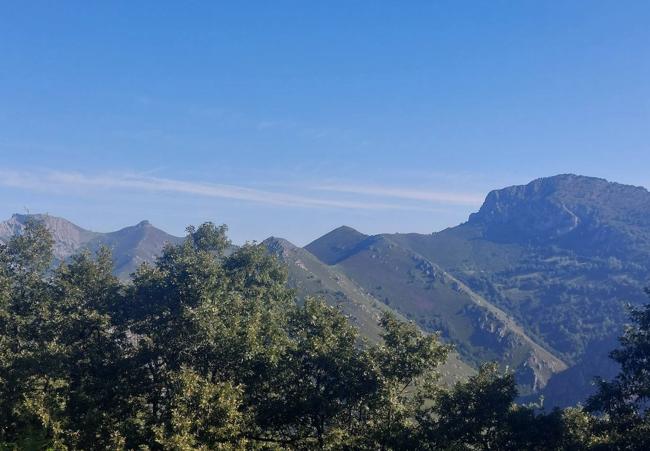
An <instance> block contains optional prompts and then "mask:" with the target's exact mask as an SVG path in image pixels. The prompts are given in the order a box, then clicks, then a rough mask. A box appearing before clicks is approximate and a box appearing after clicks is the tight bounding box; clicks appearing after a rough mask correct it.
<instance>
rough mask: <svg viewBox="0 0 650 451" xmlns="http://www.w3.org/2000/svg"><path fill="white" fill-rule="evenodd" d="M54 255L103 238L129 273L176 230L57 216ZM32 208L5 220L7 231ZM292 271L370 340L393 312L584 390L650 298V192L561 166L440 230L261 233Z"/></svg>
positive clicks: (464, 364)
mask: <svg viewBox="0 0 650 451" xmlns="http://www.w3.org/2000/svg"><path fill="white" fill-rule="evenodd" d="M32 216H35V217H36V218H37V219H40V220H42V221H44V222H45V224H46V225H47V227H48V228H49V229H50V231H51V232H52V235H53V237H54V239H55V256H56V258H57V259H58V260H59V261H62V260H65V259H66V258H68V257H69V256H70V255H72V254H73V253H75V252H78V251H79V250H81V249H84V248H85V249H89V250H95V249H97V248H98V247H99V246H101V245H107V246H109V247H110V248H111V249H112V250H113V258H114V262H115V272H116V274H117V275H118V276H119V277H121V278H124V279H127V278H128V276H129V274H130V273H131V272H133V271H134V269H135V268H137V266H138V265H139V264H141V263H142V262H147V261H152V260H154V259H155V258H156V256H157V255H159V253H160V252H161V250H162V248H163V246H164V245H165V243H178V242H180V241H181V240H182V238H179V237H175V236H172V235H169V234H167V233H165V232H164V231H162V230H160V229H157V228H155V227H154V226H152V225H151V224H149V223H148V222H147V221H143V222H141V223H139V224H137V225H135V226H132V227H126V228H124V229H121V230H118V231H116V232H112V233H97V232H91V231H88V230H85V229H83V228H81V227H78V226H76V225H74V224H72V223H71V222H69V221H66V220H65V219H62V218H57V217H53V216H48V215H32ZM28 218H29V215H13V216H12V217H11V218H10V219H9V220H7V221H4V222H2V223H0V241H6V240H7V239H8V238H9V237H10V236H12V235H13V234H16V233H20V231H21V230H22V228H23V227H24V224H25V222H26V220H27V219H28ZM262 244H263V245H264V246H266V248H267V249H268V250H269V252H271V253H273V254H274V255H276V256H277V257H278V258H279V259H280V260H282V261H283V262H284V263H285V264H286V265H287V267H288V270H289V284H290V285H291V286H292V287H293V288H294V289H295V290H296V293H297V296H298V297H299V298H304V297H307V296H321V297H323V298H324V299H325V300H326V301H327V302H329V303H331V304H333V305H338V306H339V307H340V308H341V310H342V311H343V312H344V313H345V314H346V315H347V316H348V317H349V318H350V320H351V321H352V322H353V323H355V324H356V325H357V326H358V327H359V329H360V330H361V332H362V334H363V335H364V336H365V337H366V338H367V339H369V340H377V339H378V336H379V332H380V331H379V328H378V326H377V319H378V318H379V316H380V315H381V314H382V312H384V311H391V312H394V313H395V314H396V315H398V316H399V317H401V318H403V319H406V320H410V321H414V322H415V323H417V324H418V325H419V326H420V327H421V328H422V329H423V330H424V331H426V332H439V333H440V334H441V338H442V339H443V340H445V341H447V342H450V343H453V344H454V345H455V349H456V350H457V354H456V353H455V354H453V356H452V358H451V359H450V361H449V362H448V364H447V365H446V366H445V368H443V373H444V376H445V378H446V380H448V381H453V380H456V379H458V378H462V377H466V376H467V375H469V374H472V373H473V372H474V368H476V366H477V365H478V364H480V362H483V361H487V360H496V361H498V362H500V364H501V365H502V366H503V367H507V368H510V369H511V370H513V371H514V372H515V374H516V377H517V380H518V384H519V389H520V392H521V394H522V396H524V399H536V398H537V397H539V395H540V394H541V395H544V397H545V400H546V401H545V404H546V405H547V406H556V405H557V406H566V405H572V404H575V403H576V402H579V401H582V400H584V398H585V397H586V396H587V395H588V394H589V393H590V391H591V390H592V387H591V385H590V382H591V380H592V379H593V377H594V376H597V375H601V376H605V377H607V376H609V375H611V374H613V372H614V371H615V370H616V368H615V367H614V365H613V364H612V363H611V361H610V360H609V359H607V358H606V355H607V353H608V351H609V350H610V349H611V348H612V347H614V346H615V345H616V339H615V337H617V336H618V335H619V334H620V333H621V331H622V330H623V326H624V324H625V323H626V321H627V310H626V304H627V303H630V304H632V305H639V304H641V303H643V302H645V301H646V300H647V299H646V297H645V295H644V292H643V288H644V287H645V286H646V284H647V283H648V274H649V270H650V193H649V192H648V191H647V190H646V189H645V188H641V187H634V186H628V185H622V184H618V183H612V182H608V181H606V180H603V179H598V178H592V177H584V176H577V175H559V176H555V177H548V178H542V179H538V180H534V181H532V182H531V183H529V184H527V185H522V186H512V187H508V188H504V189H500V190H496V191H492V192H490V193H489V194H488V195H487V197H486V200H485V202H484V203H483V205H482V207H481V208H480V210H479V211H478V212H476V213H474V214H472V215H470V217H469V219H468V221H467V222H465V223H463V224H460V225H458V226H456V227H451V228H448V229H445V230H443V231H440V232H435V233H431V234H379V235H372V236H369V235H365V234H363V233H361V232H359V231H356V230H354V229H352V228H350V227H346V226H343V227H340V228H338V229H336V230H333V231H331V232H329V233H328V234H326V235H324V236H322V237H320V238H318V239H316V240H315V241H313V242H312V243H310V244H308V245H307V246H305V247H304V248H301V247H298V246H295V245H293V244H292V243H290V242H289V241H287V240H284V239H282V238H276V237H271V238H268V239H267V240H265V241H264V242H263V243H262Z"/></svg>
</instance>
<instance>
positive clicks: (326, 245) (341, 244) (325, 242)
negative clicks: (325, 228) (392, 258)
mask: <svg viewBox="0 0 650 451" xmlns="http://www.w3.org/2000/svg"><path fill="white" fill-rule="evenodd" d="M367 238H368V235H364V234H363V233H361V232H359V231H358V230H355V229H353V228H352V227H348V226H341V227H338V228H336V229H334V230H332V231H331V232H329V233H326V234H325V235H323V236H322V237H320V238H318V239H316V240H314V241H312V242H311V243H309V244H308V245H307V246H305V249H307V250H308V251H309V252H311V253H312V254H313V255H315V256H316V257H317V258H318V259H319V260H320V261H322V262H323V263H327V264H328V265H335V264H336V263H338V262H339V261H341V260H343V259H344V258H346V257H347V256H348V255H350V253H351V252H353V251H354V249H356V247H357V246H358V245H359V244H360V243H362V242H363V241H364V240H366V239H367Z"/></svg>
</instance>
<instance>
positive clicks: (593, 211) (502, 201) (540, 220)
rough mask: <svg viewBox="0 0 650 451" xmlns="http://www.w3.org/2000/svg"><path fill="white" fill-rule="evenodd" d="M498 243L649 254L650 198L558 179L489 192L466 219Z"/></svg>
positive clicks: (600, 183)
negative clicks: (644, 249)
mask: <svg viewBox="0 0 650 451" xmlns="http://www.w3.org/2000/svg"><path fill="white" fill-rule="evenodd" d="M468 223H469V224H472V225H478V226H480V227H482V228H483V229H484V231H485V236H486V237H487V238H490V239H494V240H496V241H509V242H522V243H523V242H528V243H543V244H551V243H558V244H563V245H566V246H569V247H572V248H575V246H576V245H580V246H581V247H582V248H583V249H584V250H588V249H589V248H592V249H598V250H601V251H602V250H605V251H610V250H611V251H615V250H616V249H617V248H618V251H620V252H628V251H630V250H631V246H632V245H633V243H635V244H634V245H635V246H638V245H639V244H640V245H641V246H648V248H649V249H650V234H649V233H648V230H649V229H650V193H649V192H648V191H647V190H646V189H645V188H643V187H638V186H631V185H623V184H620V183H614V182H609V181H607V180H605V179H602V178H596V177H586V176H581V175H575V174H561V175H557V176H553V177H547V178H540V179H536V180H533V181H532V182H530V183H528V184H526V185H517V186H510V187H507V188H503V189H499V190H495V191H492V192H490V193H489V194H488V195H487V197H486V199H485V202H484V203H483V205H482V206H481V208H480V210H479V211H478V212H477V213H474V214H472V215H470V217H469V221H468Z"/></svg>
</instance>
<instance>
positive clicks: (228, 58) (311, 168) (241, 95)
mask: <svg viewBox="0 0 650 451" xmlns="http://www.w3.org/2000/svg"><path fill="white" fill-rule="evenodd" d="M649 24H650V2H648V1H646V0H642V1H625V0H617V1H597V0H585V1H542V0H538V1H532V0H530V1H529V0H522V1H494V0H490V1H488V0H485V1H435V0H430V1H420V2H418V1H411V2H401V1H376V0H375V1H355V0H346V1H340V2H337V1H319V2H318V1H292V2H289V1H258V2H252V1H251V2H208V1H203V2H192V1H187V2H171V1H149V2H147V1H137V2H136V1H125V2H88V1H78V2H75V1H63V2H52V1H47V2H46V1H43V2H38V1H5V2H2V4H1V5H0V157H1V158H0V199H1V200H2V202H0V216H1V217H3V218H4V217H8V216H9V215H10V214H11V213H13V212H22V211H24V210H25V208H27V209H29V210H30V211H32V212H49V213H50V214H54V215H59V216H64V217H66V218H68V219H71V220H73V221H74V222H76V223H78V224H80V225H82V226H84V227H87V228H90V229H93V230H98V231H108V230H113V229H116V228H119V227H122V226H125V225H129V224H133V223H135V222H137V221H139V220H141V219H145V218H146V219H149V220H150V221H152V222H153V223H154V224H155V225H157V226H159V227H162V228H164V229H166V230H168V231H170V232H172V233H175V234H181V233H182V232H183V229H184V226H185V225H186V224H189V223H199V222H202V221H205V220H212V221H215V222H218V223H222V222H225V223H228V224H229V225H230V228H231V235H232V237H233V239H234V240H235V241H236V242H242V241H244V240H247V239H250V240H252V239H256V240H260V239H264V238H265V237H266V236H269V235H277V236H284V237H286V238H288V239H291V240H293V241H295V242H297V243H298V244H305V243H306V242H308V241H310V240H311V239H313V238H315V237H317V236H319V235H320V234H322V233H325V232H327V231H328V230H330V229H332V228H334V227H336V226H338V225H341V224H347V225H350V226H353V227H356V228H358V229H359V230H361V231H364V232H367V233H378V232H396V231H402V232H408V231H418V232H431V231H435V230H439V229H442V228H444V227H447V226H451V225H455V224H457V223H459V222H462V221H464V220H465V219H466V217H467V215H468V214H469V213H470V212H472V211H474V210H476V209H477V208H478V207H479V206H480V202H481V199H482V198H483V196H484V195H485V194H486V192H487V191H489V190H490V189H494V188H499V187H502V186H506V185H511V184H516V183H525V182H527V181H529V180H530V179H533V178H536V177H540V176H546V175H553V174H557V173H565V172H573V173H580V174H586V175H594V176H600V177H605V178H608V179H610V180H616V181H620V182H625V183H632V184H636V185H644V186H650V25H649Z"/></svg>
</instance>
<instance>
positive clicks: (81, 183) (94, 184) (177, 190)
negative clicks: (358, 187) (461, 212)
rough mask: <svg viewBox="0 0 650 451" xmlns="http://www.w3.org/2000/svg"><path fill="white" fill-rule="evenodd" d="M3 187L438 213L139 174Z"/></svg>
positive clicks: (58, 177) (24, 176) (15, 179)
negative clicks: (113, 191) (179, 195)
mask: <svg viewBox="0 0 650 451" xmlns="http://www.w3.org/2000/svg"><path fill="white" fill-rule="evenodd" d="M0 185H2V186H7V187H12V188H19V189H28V190H48V191H57V192H61V191H66V190H78V189H79V188H80V187H85V188H97V189H123V190H134V191H140V192H151V193H171V194H188V195H195V196H202V197H212V198H222V199H231V200H241V201H246V202H254V203H259V204H265V205H278V206H285V207H300V208H339V209H360V210H419V211H437V210H436V209H433V208H427V207H423V206H417V205H399V204H392V203H373V202H360V201H349V200H338V199H328V198H318V197H308V196H301V195H294V194H288V193H283V192H277V191H265V190H260V189H252V188H246V187H242V186H236V185H225V184H212V183H203V182H189V181H184V180H174V179H168V178H160V177H150V176H146V175H141V174H140V175H136V174H112V173H108V174H99V175H85V174H81V173H76V172H60V171H46V172H43V173H36V172H16V171H8V170H0Z"/></svg>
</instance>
